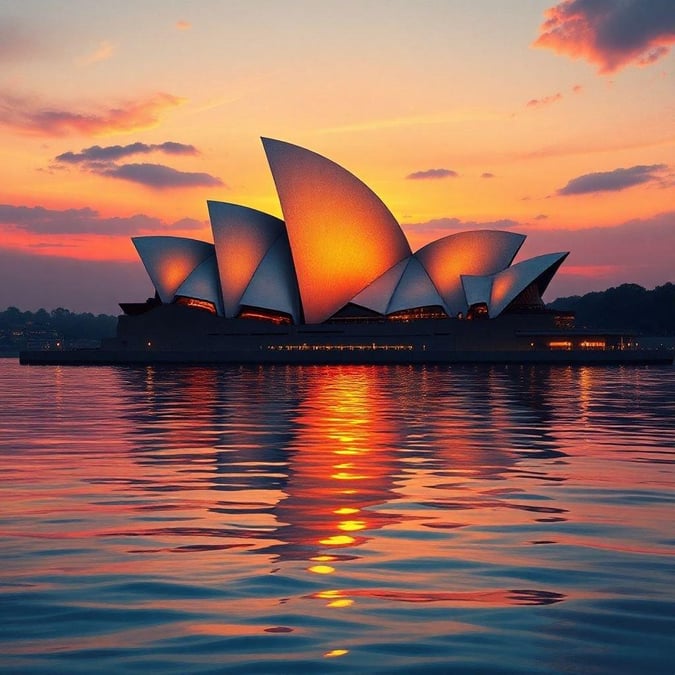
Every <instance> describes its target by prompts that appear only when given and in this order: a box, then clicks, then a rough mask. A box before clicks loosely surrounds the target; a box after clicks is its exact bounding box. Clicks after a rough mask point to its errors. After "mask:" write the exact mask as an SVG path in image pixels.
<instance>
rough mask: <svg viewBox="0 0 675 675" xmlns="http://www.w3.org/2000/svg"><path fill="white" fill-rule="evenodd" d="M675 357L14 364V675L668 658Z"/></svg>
mask: <svg viewBox="0 0 675 675" xmlns="http://www.w3.org/2000/svg"><path fill="white" fill-rule="evenodd" d="M674 506H675V368H673V367H670V366H669V367H564V366H559V367H558V366H555V367H554V366H528V367H522V366H510V367H507V366H493V367H476V366H462V367H458V366H452V367H445V366H444V367H408V366H397V367H367V366H362V367H319V366H315V367H268V368H254V367H251V368H222V369H219V368H212V367H209V368H177V367H172V368H168V367H166V368H157V367H147V368H146V367H143V368H140V367H139V368H131V367H117V368H115V367H91V368H68V367H49V366H45V367H27V366H19V365H18V362H17V361H16V360H14V359H2V360H0V607H1V612H0V672H6V673H90V672H97V673H148V672H161V673H221V672H222V673H230V672H231V673H414V672H418V673H524V672H528V673H673V672H675V638H674V637H673V636H675V525H674V522H675V517H674V516H675V509H674Z"/></svg>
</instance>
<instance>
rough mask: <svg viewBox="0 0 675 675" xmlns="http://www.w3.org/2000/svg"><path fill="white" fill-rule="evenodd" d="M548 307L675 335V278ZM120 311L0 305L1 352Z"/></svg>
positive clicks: (59, 344) (72, 340)
mask: <svg viewBox="0 0 675 675" xmlns="http://www.w3.org/2000/svg"><path fill="white" fill-rule="evenodd" d="M547 307H548V308H549V309H558V310H566V311H572V312H574V313H575V314H576V324H577V326H578V327H580V328H591V329H595V328H598V329H599V328H612V329H620V330H624V331H626V332H631V333H634V334H635V335H640V336H645V337H647V338H649V337H659V338H661V337H664V338H670V341H675V284H672V283H666V284H664V285H662V286H657V287H656V288H654V289H653V290H646V289H645V288H643V287H642V286H639V285H637V284H622V285H620V286H617V287H612V288H609V289H607V290H606V291H597V292H592V293H586V294H585V295H581V296H579V295H575V296H570V297H565V298H557V299H556V300H554V301H553V302H551V303H548V304H547ZM116 325H117V316H112V315H108V314H97V315H94V314H91V313H89V312H85V313H82V314H77V313H74V312H71V311H70V310H68V309H64V308H63V307H59V308H57V309H54V310H52V311H49V312H48V311H47V310H45V309H39V310H37V311H36V312H30V311H21V310H20V309H18V308H17V307H8V308H7V309H5V310H4V311H0V356H17V355H18V353H19V351H21V350H22V349H53V348H87V347H98V346H99V344H100V341H101V339H102V338H105V337H112V336H114V335H115V328H116Z"/></svg>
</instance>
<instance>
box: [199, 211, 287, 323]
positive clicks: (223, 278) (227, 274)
mask: <svg viewBox="0 0 675 675" xmlns="http://www.w3.org/2000/svg"><path fill="white" fill-rule="evenodd" d="M207 204H208V207H209V217H210V219H211V228H212V230H213V241H214V243H215V247H216V259H217V261H218V272H219V275H220V286H221V288H222V292H223V306H224V310H225V316H227V317H234V316H237V314H238V313H239V309H240V307H241V304H242V303H241V296H242V294H243V293H244V291H245V290H246V287H247V286H248V284H249V282H250V281H251V278H252V276H253V274H254V273H255V271H256V269H258V265H260V262H261V261H262V259H263V258H264V257H265V255H266V254H267V252H268V251H269V249H270V247H271V246H272V244H273V243H274V242H275V241H276V240H277V239H278V238H279V235H280V234H282V233H283V232H284V231H285V227H284V222H283V221H282V220H280V219H279V218H275V217H274V216H271V215H269V214H267V213H263V212H262V211H257V210H256V209H250V208H248V207H245V206H238V205H237V204H228V203H225V202H215V201H209V202H207Z"/></svg>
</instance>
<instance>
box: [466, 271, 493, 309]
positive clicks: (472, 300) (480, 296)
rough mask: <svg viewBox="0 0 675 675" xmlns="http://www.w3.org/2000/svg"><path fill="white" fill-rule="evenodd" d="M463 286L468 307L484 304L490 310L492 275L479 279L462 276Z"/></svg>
mask: <svg viewBox="0 0 675 675" xmlns="http://www.w3.org/2000/svg"><path fill="white" fill-rule="evenodd" d="M462 286H463V288H464V296H465V297H466V304H467V306H468V307H471V305H477V304H480V303H484V304H485V305H487V307H488V309H489V306H490V294H491V293H492V275H490V276H487V277H479V276H471V275H467V274H462Z"/></svg>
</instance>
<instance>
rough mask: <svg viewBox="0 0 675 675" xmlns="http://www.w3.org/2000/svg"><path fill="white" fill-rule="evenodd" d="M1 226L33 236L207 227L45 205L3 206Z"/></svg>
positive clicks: (188, 221) (131, 233)
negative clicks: (54, 207)
mask: <svg viewBox="0 0 675 675" xmlns="http://www.w3.org/2000/svg"><path fill="white" fill-rule="evenodd" d="M0 225H6V226H10V227H14V228H16V229H19V230H23V231H25V232H31V233H33V234H43V235H52V234H95V235H119V236H134V235H137V234H147V233H157V232H161V233H168V232H171V231H184V230H197V229H200V228H202V227H203V226H204V223H201V222H200V221H198V220H194V219H191V218H183V219H182V220H178V221H176V222H174V223H165V222H163V221H161V220H159V219H158V218H152V217H151V216H146V215H143V214H137V215H135V216H128V217H124V218H116V217H113V218H102V217H101V215H100V214H99V212H98V211H95V210H94V209H90V208H88V207H85V208H82V209H64V210H61V211H59V210H56V209H46V208H44V207H42V206H13V205H11V204H0Z"/></svg>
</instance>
